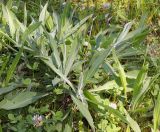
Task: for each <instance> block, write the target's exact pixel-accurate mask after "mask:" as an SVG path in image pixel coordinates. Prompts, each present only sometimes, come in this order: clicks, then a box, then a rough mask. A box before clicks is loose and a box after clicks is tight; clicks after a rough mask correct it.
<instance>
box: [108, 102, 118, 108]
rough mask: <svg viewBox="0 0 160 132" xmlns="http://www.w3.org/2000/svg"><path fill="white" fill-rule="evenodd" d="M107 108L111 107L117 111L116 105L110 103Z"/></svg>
mask: <svg viewBox="0 0 160 132" xmlns="http://www.w3.org/2000/svg"><path fill="white" fill-rule="evenodd" d="M109 106H110V107H112V108H113V109H117V104H116V103H110V104H109Z"/></svg>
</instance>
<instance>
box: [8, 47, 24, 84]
mask: <svg viewBox="0 0 160 132" xmlns="http://www.w3.org/2000/svg"><path fill="white" fill-rule="evenodd" d="M22 51H23V47H21V49H20V51H19V52H18V53H17V55H16V57H15V59H14V60H13V62H12V64H11V66H10V68H9V70H8V72H7V77H6V80H5V85H8V83H9V81H10V79H11V77H12V76H13V73H14V71H15V69H16V66H17V64H18V62H19V60H20V57H21V54H22Z"/></svg>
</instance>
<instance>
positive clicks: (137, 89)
mask: <svg viewBox="0 0 160 132" xmlns="http://www.w3.org/2000/svg"><path fill="white" fill-rule="evenodd" d="M147 70H148V65H147V64H145V65H144V66H143V67H142V69H141V71H140V72H139V74H138V76H137V79H136V81H135V85H134V88H133V97H132V102H131V104H132V109H133V110H134V109H135V107H136V105H137V102H138V99H140V95H141V92H142V85H143V82H144V80H145V78H146V75H147Z"/></svg>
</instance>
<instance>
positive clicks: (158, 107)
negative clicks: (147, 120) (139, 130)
mask: <svg viewBox="0 0 160 132" xmlns="http://www.w3.org/2000/svg"><path fill="white" fill-rule="evenodd" d="M159 119H160V93H159V94H158V97H157V101H156V104H155V108H154V113H153V123H154V132H158V131H159V124H160V120H159Z"/></svg>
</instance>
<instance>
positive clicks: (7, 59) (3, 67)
mask: <svg viewBox="0 0 160 132" xmlns="http://www.w3.org/2000/svg"><path fill="white" fill-rule="evenodd" d="M9 58H10V55H9V56H7V57H6V60H5V61H4V63H3V65H2V68H1V70H0V77H1V75H2V73H3V71H4V69H5V68H6V65H7V63H8V61H9Z"/></svg>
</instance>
